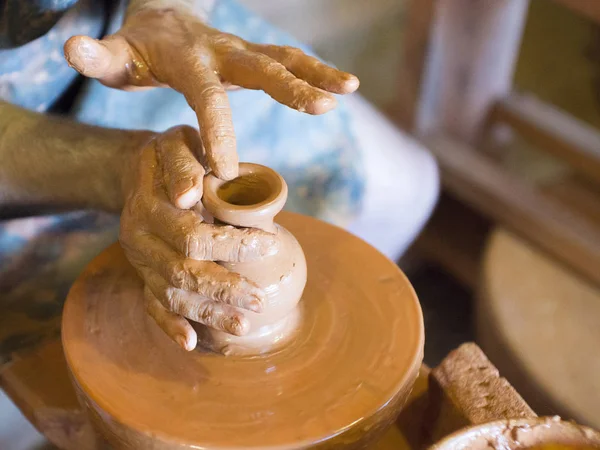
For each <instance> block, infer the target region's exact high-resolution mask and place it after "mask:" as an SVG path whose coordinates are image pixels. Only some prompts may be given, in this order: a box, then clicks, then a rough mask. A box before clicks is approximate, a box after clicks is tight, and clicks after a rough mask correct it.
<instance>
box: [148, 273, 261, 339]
mask: <svg viewBox="0 0 600 450" xmlns="http://www.w3.org/2000/svg"><path fill="white" fill-rule="evenodd" d="M144 279H145V281H146V283H147V284H148V287H149V289H150V290H151V291H152V293H153V294H154V295H155V296H156V298H157V299H158V300H159V301H160V303H161V304H162V305H163V306H164V307H165V308H167V309H168V310H169V311H172V312H173V313H175V314H179V315H181V316H183V317H186V318H188V319H190V320H193V321H194V322H199V323H202V324H204V325H206V326H207V327H210V328H214V329H216V330H221V331H225V332H226V333H229V334H233V335H235V336H243V335H245V334H246V333H248V331H249V329H250V322H249V321H248V319H246V317H244V314H243V313H242V312H241V311H239V310H238V309H236V308H234V307H233V306H229V305H225V304H222V303H216V302H211V301H209V300H206V299H203V298H201V297H200V296H198V295H196V294H192V293H189V292H186V291H184V290H181V289H177V288H174V287H172V286H169V284H168V283H167V281H165V280H164V279H162V278H161V277H160V276H159V275H157V274H156V273H153V272H149V273H146V274H145V276H144Z"/></svg>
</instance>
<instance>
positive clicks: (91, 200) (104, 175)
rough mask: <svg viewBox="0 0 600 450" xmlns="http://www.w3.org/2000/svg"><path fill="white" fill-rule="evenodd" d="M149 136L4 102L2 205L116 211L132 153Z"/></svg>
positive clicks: (0, 121)
mask: <svg viewBox="0 0 600 450" xmlns="http://www.w3.org/2000/svg"><path fill="white" fill-rule="evenodd" d="M149 136H150V133H149V132H132V131H124V130H112V129H105V128H99V127H93V126H88V125H83V124H79V123H75V122H72V121H68V120H64V119H60V118H55V117H49V116H44V115H41V114H37V113H34V112H31V111H26V110H24V109H21V108H18V107H15V106H13V105H10V104H7V103H3V102H0V208H3V209H4V208H22V207H27V206H44V207H50V208H54V207H56V208H61V209H62V208H94V209H102V210H106V211H113V212H118V211H120V210H121V208H122V205H123V200H124V199H123V194H122V192H123V191H122V180H123V179H124V178H125V176H126V173H125V171H126V170H128V168H129V159H130V156H131V152H132V151H135V149H138V148H140V146H141V144H142V142H143V141H146V140H147V139H148V138H149Z"/></svg>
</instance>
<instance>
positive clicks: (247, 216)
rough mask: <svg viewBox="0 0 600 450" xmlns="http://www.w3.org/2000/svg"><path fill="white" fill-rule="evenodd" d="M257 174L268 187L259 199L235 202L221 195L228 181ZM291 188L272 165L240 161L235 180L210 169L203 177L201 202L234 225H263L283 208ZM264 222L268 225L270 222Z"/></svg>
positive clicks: (221, 219)
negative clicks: (241, 202) (249, 201)
mask: <svg viewBox="0 0 600 450" xmlns="http://www.w3.org/2000/svg"><path fill="white" fill-rule="evenodd" d="M248 176H254V177H256V179H257V180H259V181H260V182H262V185H261V186H262V187H263V188H267V193H266V195H265V194H264V193H261V194H260V195H261V198H260V200H258V201H256V202H253V203H250V204H236V203H234V202H230V201H228V200H227V199H225V198H223V196H222V195H220V190H221V189H222V188H223V187H225V186H226V185H227V184H228V183H235V182H236V180H240V179H241V178H243V177H248ZM287 193H288V188H287V184H286V182H285V180H284V179H283V177H282V176H281V175H279V174H278V173H277V172H276V171H274V170H273V169H271V168H270V167H267V166H263V165H260V164H254V163H240V165H239V175H238V177H236V178H234V179H233V180H222V179H220V178H217V177H216V176H215V175H214V174H212V173H210V174H208V175H206V176H205V177H204V192H203V196H202V203H203V204H204V207H205V208H206V209H207V210H208V212H209V213H210V214H211V215H212V216H213V217H215V218H216V219H218V220H220V221H222V222H225V223H228V224H230V225H234V226H241V227H257V228H264V226H263V225H265V222H269V223H271V224H272V221H273V218H274V217H275V216H276V215H277V214H278V213H279V212H280V211H281V210H282V209H283V206H284V205H285V202H286V200H287ZM265 226H267V227H268V226H269V224H268V223H267V224H266V225H265Z"/></svg>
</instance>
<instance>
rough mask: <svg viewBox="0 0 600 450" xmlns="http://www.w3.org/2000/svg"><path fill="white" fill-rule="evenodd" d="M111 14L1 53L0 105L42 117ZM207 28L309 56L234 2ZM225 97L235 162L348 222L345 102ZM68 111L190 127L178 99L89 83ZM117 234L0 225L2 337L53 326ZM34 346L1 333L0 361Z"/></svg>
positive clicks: (117, 121)
mask: <svg viewBox="0 0 600 450" xmlns="http://www.w3.org/2000/svg"><path fill="white" fill-rule="evenodd" d="M12 1H15V0H12ZM19 1H20V0H19ZM33 3H35V4H36V5H38V6H39V5H40V4H42V3H43V2H42V3H40V2H33ZM50 3H52V2H50ZM108 7H109V3H104V2H98V1H92V0H79V1H78V2H77V4H76V5H75V6H74V7H73V8H72V9H71V10H69V11H67V12H65V13H64V14H63V13H62V12H61V15H60V18H59V19H58V20H57V21H56V24H55V25H54V26H52V28H51V29H50V30H49V31H48V32H47V33H45V34H44V35H43V36H42V37H40V38H39V39H36V40H33V41H32V42H29V43H27V44H25V45H21V46H20V47H17V48H10V49H6V48H5V49H2V48H0V99H1V100H5V101H9V102H11V103H14V104H18V105H21V106H23V107H26V108H29V109H32V110H36V111H40V112H44V111H49V110H50V108H51V107H52V105H53V104H55V103H56V101H57V100H58V99H59V98H60V97H61V96H62V95H63V94H64V93H65V91H66V90H67V88H69V86H71V85H72V84H73V82H74V80H75V79H76V73H75V72H74V71H73V70H71V69H69V68H68V66H67V64H66V62H65V61H64V58H63V56H62V46H63V44H64V42H65V41H66V39H68V38H69V37H70V36H72V35H76V34H86V35H91V36H94V37H100V36H101V35H102V32H103V31H102V30H103V28H104V27H105V26H106V27H107V30H105V32H106V33H112V32H115V31H116V30H117V29H118V28H119V26H120V24H121V21H122V14H123V11H124V8H125V2H120V4H117V5H116V10H115V11H114V12H113V14H112V16H111V19H110V22H109V23H108V24H107V23H105V21H104V18H105V17H106V12H107V11H106V9H107V8H108ZM1 15H2V12H1V11H0V23H1V20H4V19H6V18H2V17H1ZM42 22H43V23H45V22H44V21H41V22H39V23H42ZM210 22H211V24H212V26H214V27H215V28H218V29H220V30H223V31H225V32H229V33H233V34H236V35H238V36H240V37H242V38H244V39H247V40H249V41H253V42H259V43H274V44H279V45H292V46H296V47H301V48H303V49H304V50H305V51H306V52H308V53H311V52H310V49H308V48H305V47H304V46H302V45H301V44H300V43H298V42H296V41H295V40H294V39H293V38H291V37H290V36H288V35H287V34H285V33H283V32H281V31H280V30H278V29H276V28H275V27H273V26H271V25H269V24H268V23H266V22H265V21H263V20H262V19H261V18H259V17H257V16H256V15H255V14H253V13H251V12H249V11H248V10H246V9H245V8H243V7H242V6H240V5H239V4H238V3H236V2H235V1H233V0H217V1H216V4H215V6H214V8H213V10H212V11H211V13H210ZM36 23H37V22H36ZM34 34H35V33H34ZM0 47H1V46H0ZM229 98H230V103H231V109H232V112H233V121H234V126H235V131H236V137H237V142H238V151H239V154H240V159H241V160H242V161H250V162H256V163H260V164H265V165H268V166H270V167H272V168H274V169H275V170H277V171H278V172H280V173H281V174H282V175H283V177H284V178H285V179H286V181H287V183H288V185H289V201H288V204H287V206H286V207H287V208H288V209H290V210H293V211H297V212H301V213H304V214H308V215H312V216H316V217H319V218H321V219H323V220H327V221H330V222H333V223H336V224H338V225H345V224H346V223H348V222H349V221H350V220H351V219H352V218H353V217H354V215H355V214H356V213H357V212H358V210H359V208H360V203H361V199H362V195H363V174H362V170H361V167H362V165H361V161H360V157H359V152H358V149H357V147H356V142H355V140H354V138H353V136H352V132H351V129H350V127H349V120H348V115H347V114H348V113H347V111H346V110H345V108H344V104H343V102H341V101H340V106H339V107H338V108H337V109H336V110H334V111H332V112H330V113H328V114H325V115H323V116H309V115H306V114H302V113H299V112H296V111H293V110H291V109H289V108H287V107H285V106H283V105H280V104H279V103H276V102H275V101H274V100H272V99H271V98H270V97H268V96H267V95H266V94H264V93H262V92H258V91H245V90H240V91H235V92H231V93H230V95H229ZM69 114H70V115H71V116H72V117H74V118H75V119H76V120H78V121H81V122H85V123H89V124H94V125H100V126H106V127H115V128H126V129H152V130H155V131H162V130H165V129H167V128H169V127H171V126H175V125H180V124H188V125H191V126H195V127H197V122H196V116H195V114H194V112H193V111H192V110H191V108H189V106H188V105H187V103H186V102H185V99H184V98H183V96H182V95H180V94H178V93H177V92H174V91H172V90H170V89H154V90H149V91H141V92H123V91H118V90H114V89H109V88H106V87H104V86H102V85H101V84H100V83H98V82H97V81H94V80H87V81H86V82H85V83H84V84H83V86H82V88H81V89H79V91H78V93H77V94H76V99H75V103H74V105H73V107H72V108H71V109H70V111H69ZM24 151H25V150H24ZM117 233H118V218H117V217H114V216H110V215H106V214H102V213H91V212H74V213H69V214H62V215H55V216H47V217H35V218H27V219H18V220H10V221H4V222H0V331H1V330H7V329H10V325H11V324H10V321H11V320H13V319H12V317H13V316H14V314H17V315H25V316H26V317H28V320H29V319H31V320H41V321H47V322H48V323H50V324H54V325H52V326H56V327H58V323H59V322H58V320H57V318H58V317H59V315H60V312H61V309H62V302H63V301H64V298H65V295H66V293H67V291H68V288H69V286H70V285H71V284H72V282H73V280H74V279H75V277H76V276H77V275H78V273H79V272H80V271H81V270H82V269H83V267H84V266H85V264H86V263H87V262H88V261H89V260H90V259H91V258H92V257H93V256H94V255H95V254H97V253H98V252H99V251H100V250H101V249H102V248H104V247H106V246H107V245H108V244H109V243H111V242H112V241H114V240H116V238H117ZM7 309H8V311H7ZM32 340H33V341H35V340H36V337H35V336H32V335H31V334H28V335H21V334H18V333H17V334H14V335H9V336H8V337H6V336H4V338H2V336H1V333H0V361H2V359H3V357H6V355H7V354H9V353H10V352H12V351H14V350H16V349H18V348H20V347H21V346H24V345H27V344H28V343H31V342H32Z"/></svg>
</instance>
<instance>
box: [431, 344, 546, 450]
mask: <svg viewBox="0 0 600 450" xmlns="http://www.w3.org/2000/svg"><path fill="white" fill-rule="evenodd" d="M429 396H430V404H429V410H428V411H427V415H426V419H425V422H426V423H427V424H428V429H427V430H426V434H427V435H428V438H429V440H430V442H435V441H437V440H439V439H442V438H443V437H444V436H446V435H448V434H449V433H452V432H454V431H456V430H458V429H460V428H462V427H465V426H468V425H475V424H480V423H485V422H491V421H494V420H498V419H514V418H532V417H536V414H535V413H534V412H533V410H532V409H531V408H530V407H529V405H528V404H527V403H525V401H524V400H523V398H521V396H520V395H519V393H518V392H517V391H515V389H514V388H513V387H512V386H511V385H510V383H509V382H508V381H507V380H506V379H505V378H502V377H501V376H500V374H499V373H498V369H496V367H494V365H493V364H492V363H491V362H490V361H489V359H488V358H487V357H486V356H485V354H484V353H483V351H482V350H481V349H480V348H479V347H478V346H477V345H476V344H474V343H467V344H463V345H461V346H460V347H459V348H457V349H456V350H454V351H452V352H451V353H450V354H449V355H448V356H447V357H446V358H444V360H443V361H442V362H441V364H440V365H439V366H437V367H436V368H435V369H433V370H432V371H431V373H430V375H429Z"/></svg>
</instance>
